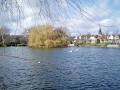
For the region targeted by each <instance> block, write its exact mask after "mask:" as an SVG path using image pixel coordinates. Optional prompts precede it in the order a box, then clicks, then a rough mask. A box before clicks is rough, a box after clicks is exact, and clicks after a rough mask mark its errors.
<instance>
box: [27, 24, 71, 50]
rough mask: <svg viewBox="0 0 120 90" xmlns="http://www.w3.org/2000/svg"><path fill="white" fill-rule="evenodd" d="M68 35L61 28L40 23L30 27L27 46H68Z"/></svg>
mask: <svg viewBox="0 0 120 90" xmlns="http://www.w3.org/2000/svg"><path fill="white" fill-rule="evenodd" d="M68 43H69V42H68V36H67V35H66V33H65V32H64V31H63V30H62V28H54V27H53V26H51V25H42V26H37V27H33V28H31V30H30V32H29V37H28V46H29V47H35V48H54V47H66V46H68Z"/></svg>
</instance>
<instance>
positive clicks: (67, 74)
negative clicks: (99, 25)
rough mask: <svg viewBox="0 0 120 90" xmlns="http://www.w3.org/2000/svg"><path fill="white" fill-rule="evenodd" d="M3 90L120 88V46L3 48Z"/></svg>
mask: <svg viewBox="0 0 120 90" xmlns="http://www.w3.org/2000/svg"><path fill="white" fill-rule="evenodd" d="M4 55H5V56H4ZM0 90H120V49H112V48H87V47H70V48H55V49H32V48H28V47H6V48H0Z"/></svg>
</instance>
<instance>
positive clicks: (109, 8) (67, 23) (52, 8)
mask: <svg viewBox="0 0 120 90" xmlns="http://www.w3.org/2000/svg"><path fill="white" fill-rule="evenodd" d="M16 1H17V3H18V5H19V9H18V7H16ZM39 1H41V2H42V3H43V4H42V5H40V2H39ZM46 1H48V3H45V2H46ZM67 1H68V2H67ZM0 2H2V0H0ZM7 2H8V3H12V4H13V6H11V5H9V4H8V5H7V6H8V7H9V9H6V7H4V5H3V6H1V7H2V8H0V10H1V13H0V20H1V22H0V26H6V27H8V28H10V29H11V33H12V34H21V33H22V32H23V31H24V30H25V29H26V28H30V27H32V26H34V25H42V24H46V23H49V24H53V25H54V26H56V27H57V26H63V27H66V28H68V30H69V32H70V33H71V34H72V35H78V34H82V33H97V32H98V30H99V25H98V24H100V25H101V28H102V31H103V32H105V33H106V32H108V33H115V32H119V31H120V30H119V29H120V16H119V15H120V0H58V2H55V0H11V1H10V0H7ZM19 10H20V11H21V12H20V13H19ZM40 10H41V12H40ZM46 12H47V13H46ZM11 13H12V14H11ZM102 25H104V26H112V27H104V26H102Z"/></svg>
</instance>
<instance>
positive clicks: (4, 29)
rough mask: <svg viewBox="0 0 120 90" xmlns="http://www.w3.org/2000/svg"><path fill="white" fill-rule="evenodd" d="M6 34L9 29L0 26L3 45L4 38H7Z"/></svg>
mask: <svg viewBox="0 0 120 90" xmlns="http://www.w3.org/2000/svg"><path fill="white" fill-rule="evenodd" d="M8 35H9V29H7V28H3V27H1V28H0V37H1V42H2V46H5V39H7V36H8Z"/></svg>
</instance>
